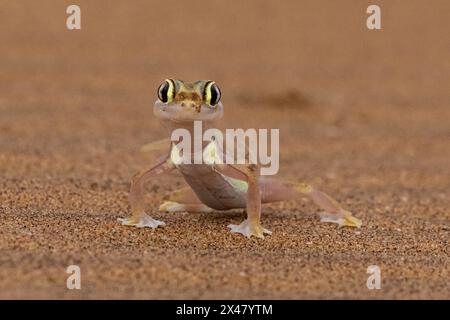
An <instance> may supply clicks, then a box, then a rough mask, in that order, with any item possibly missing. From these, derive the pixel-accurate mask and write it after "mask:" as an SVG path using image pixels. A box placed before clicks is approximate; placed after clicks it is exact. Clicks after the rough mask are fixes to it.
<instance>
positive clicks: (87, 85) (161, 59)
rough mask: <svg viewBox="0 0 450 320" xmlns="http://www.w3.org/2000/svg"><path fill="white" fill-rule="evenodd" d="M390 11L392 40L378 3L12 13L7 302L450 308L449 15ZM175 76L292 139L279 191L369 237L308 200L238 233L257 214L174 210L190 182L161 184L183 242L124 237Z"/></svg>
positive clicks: (1, 141)
mask: <svg viewBox="0 0 450 320" xmlns="http://www.w3.org/2000/svg"><path fill="white" fill-rule="evenodd" d="M378 2H379V4H380V6H381V7H382V27H383V29H382V30H381V31H368V30H367V29H366V27H365V19H366V16H367V15H366V13H365V10H366V7H365V4H363V3H361V2H360V1H344V2H341V1H339V3H336V4H334V3H331V1H301V2H300V1H280V2H279V1H264V2H261V1H256V0H254V1H245V3H241V2H239V3H238V2H237V1H235V2H233V3H232V4H229V3H228V2H227V3H225V2H221V1H208V2H207V3H205V2H203V1H201V2H200V1H189V2H183V3H181V2H176V1H164V2H160V3H150V2H146V1H133V2H132V4H131V3H129V4H128V3H125V2H123V1H95V3H94V2H92V1H82V0H80V1H77V3H78V4H79V5H80V6H81V8H82V29H81V30H79V31H68V30H67V29H66V28H65V19H66V14H65V9H66V7H65V6H66V4H65V3H64V2H58V3H56V2H55V1H41V0H40V1H20V2H8V3H6V2H4V3H2V5H1V10H0V21H1V28H0V39H1V46H0V70H1V72H0V115H1V116H0V298H13V299H16V298H27V299H29V298H37V299H42V298H52V299H53V298H58V299H72V298H77V299H78V298H83V299H94V298H99V299H105V298H124V299H131V298H133V299H173V298H177V299H218V298H221V299H231V298H233V299H280V298H284V299H340V298H345V299H348V298H356V299H373V298H379V299H442V298H443V299H449V298H450V295H449V292H450V290H449V289H450V284H449V279H450V277H449V270H450V267H449V247H448V241H449V231H450V226H449V218H450V210H449V198H450V195H449V191H448V190H449V189H450V178H449V177H450V160H449V159H450V92H449V90H448V84H449V83H450V64H449V59H448V57H449V56H450V40H449V37H448V31H449V28H450V19H448V15H447V14H446V13H447V12H448V11H449V10H450V5H449V3H448V1H433V4H432V5H430V4H429V3H428V2H426V1H409V2H408V5H407V6H406V4H404V3H403V2H392V1H378ZM167 77H176V78H182V79H188V80H195V79H214V80H215V81H216V82H217V83H218V84H219V86H220V88H221V90H222V94H223V103H224V106H225V118H224V120H223V126H224V127H227V128H252V127H256V128H279V129H280V139H281V141H280V161H281V162H280V172H279V177H280V178H284V179H285V178H290V179H295V180H299V181H303V180H305V181H308V182H311V183H312V184H314V185H315V186H316V187H318V188H319V189H322V190H324V191H326V192H327V193H329V194H330V195H333V196H334V197H335V198H336V199H338V200H339V201H340V202H342V203H343V204H344V205H345V206H346V207H347V208H348V209H350V210H351V211H352V212H353V213H354V214H355V215H356V216H357V217H359V218H361V219H362V220H363V222H364V225H363V227H362V228H361V229H359V230H355V229H348V228H338V227H337V226H336V225H333V224H324V223H320V222H319V218H318V216H317V213H318V212H319V211H318V208H317V207H316V206H314V205H313V204H312V203H311V202H309V201H306V200H304V199H299V200H298V201H291V202H286V203H281V204H274V205H267V206H264V208H263V218H262V223H263V225H264V226H265V227H267V228H269V229H271V230H272V231H273V235H271V236H269V237H266V239H265V240H259V239H250V240H249V239H246V238H243V237H241V236H238V235H234V234H231V233H230V232H229V231H228V229H227V225H228V224H229V223H237V222H240V221H241V220H242V219H243V218H244V215H243V213H242V212H241V211H239V210H237V211H231V212H214V213H208V214H169V213H160V212H158V211H157V207H158V206H159V204H160V203H161V201H162V199H163V198H164V196H165V195H166V194H167V193H168V192H169V191H171V190H175V189H177V188H179V187H181V186H183V185H184V184H183V180H182V179H181V178H180V177H179V176H178V175H177V174H171V175H170V176H168V177H164V178H162V179H159V180H158V181H152V182H150V183H149V184H148V186H147V197H146V203H147V206H148V210H147V212H148V213H150V214H151V215H152V216H153V217H155V218H158V219H161V220H164V221H165V222H166V226H165V227H164V228H161V229H157V230H154V231H152V230H149V229H145V230H144V229H136V228H130V227H125V226H121V225H120V224H119V223H118V222H117V221H116V220H117V218H119V217H124V216H126V215H127V214H128V210H129V207H128V201H127V194H128V189H129V181H130V178H131V176H132V175H133V174H134V173H135V172H136V171H138V170H140V169H142V168H145V167H146V166H148V165H150V164H151V163H153V162H154V161H155V160H156V159H157V158H158V155H152V154H143V153H141V152H140V151H139V148H140V146H141V145H143V144H145V143H148V142H150V141H153V140H156V139H159V138H163V137H164V131H163V130H162V128H161V126H160V125H159V124H158V123H157V121H156V119H155V118H154V117H153V115H152V105H153V101H154V100H155V99H156V88H157V86H158V85H159V83H160V82H161V81H162V80H163V79H165V78H167ZM72 264H75V265H78V266H80V268H81V286H82V289H81V290H68V289H67V288H66V279H67V277H68V274H66V268H67V267H68V266H69V265H72ZM370 265H377V266H379V267H380V269H381V289H380V290H369V289H368V288H367V287H366V281H367V278H368V276H369V274H367V267H368V266H370Z"/></svg>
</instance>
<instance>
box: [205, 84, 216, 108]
mask: <svg viewBox="0 0 450 320" xmlns="http://www.w3.org/2000/svg"><path fill="white" fill-rule="evenodd" d="M203 98H204V100H205V102H206V103H207V104H208V105H210V106H211V107H215V106H216V105H217V104H218V103H219V101H220V89H219V87H218V86H217V85H216V83H215V82H214V81H208V82H207V83H206V86H205V92H204V97H203Z"/></svg>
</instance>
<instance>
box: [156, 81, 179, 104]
mask: <svg viewBox="0 0 450 320" xmlns="http://www.w3.org/2000/svg"><path fill="white" fill-rule="evenodd" d="M174 91H175V85H174V83H173V80H172V79H167V80H166V81H164V83H163V84H161V85H160V86H159V88H158V98H159V100H161V102H163V103H169V102H172V100H173V96H174V93H175V92H174Z"/></svg>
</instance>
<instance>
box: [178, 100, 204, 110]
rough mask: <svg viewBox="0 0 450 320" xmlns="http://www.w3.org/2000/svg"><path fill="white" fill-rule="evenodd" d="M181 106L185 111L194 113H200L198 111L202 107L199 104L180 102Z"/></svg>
mask: <svg viewBox="0 0 450 320" xmlns="http://www.w3.org/2000/svg"><path fill="white" fill-rule="evenodd" d="M181 106H182V107H183V109H184V110H186V111H189V110H192V109H195V111H197V112H200V110H201V108H202V105H201V104H200V103H195V102H182V103H181Z"/></svg>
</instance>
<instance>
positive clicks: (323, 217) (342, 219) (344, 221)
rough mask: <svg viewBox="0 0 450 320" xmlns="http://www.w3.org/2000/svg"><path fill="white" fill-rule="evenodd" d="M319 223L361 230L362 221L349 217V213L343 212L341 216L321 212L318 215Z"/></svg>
mask: <svg viewBox="0 0 450 320" xmlns="http://www.w3.org/2000/svg"><path fill="white" fill-rule="evenodd" d="M320 221H321V222H330V223H336V224H338V225H339V226H340V227H343V226H345V227H355V228H361V225H362V221H361V220H360V219H358V218H356V217H354V216H352V215H351V213H350V212H348V211H345V212H344V214H343V215H336V214H330V213H328V212H323V213H321V214H320Z"/></svg>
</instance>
